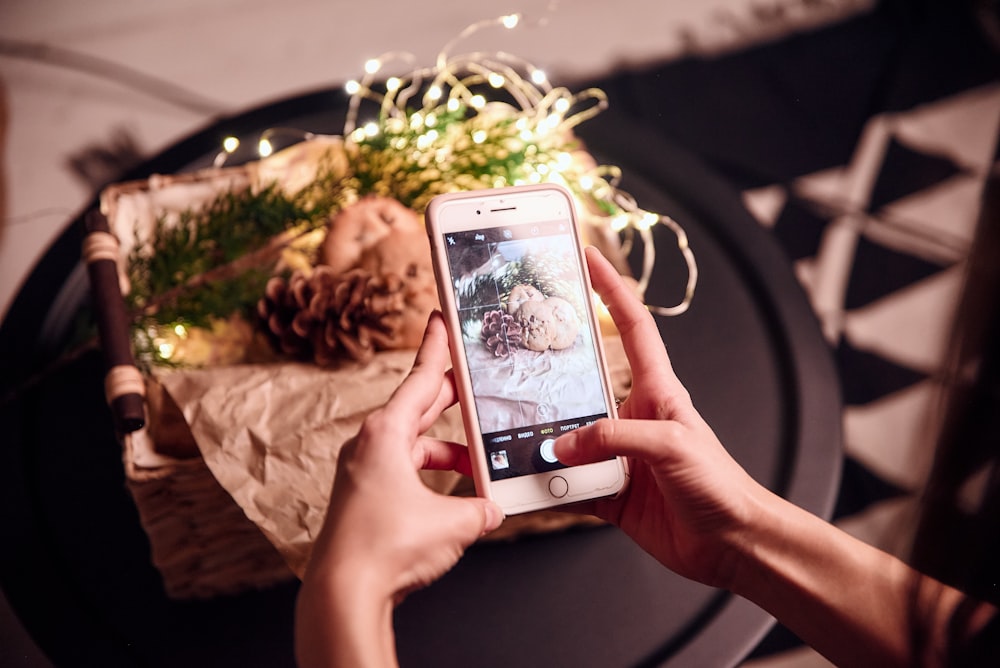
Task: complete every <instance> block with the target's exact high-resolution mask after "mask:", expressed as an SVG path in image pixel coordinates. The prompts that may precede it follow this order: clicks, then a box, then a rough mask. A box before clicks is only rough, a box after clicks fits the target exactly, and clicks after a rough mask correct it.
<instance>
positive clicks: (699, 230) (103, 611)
mask: <svg viewBox="0 0 1000 668" xmlns="http://www.w3.org/2000/svg"><path fill="white" fill-rule="evenodd" d="M344 105H345V98H344V95H343V94H342V93H341V92H339V91H336V90H330V91H319V92H317V93H315V94H310V95H304V96H299V97H295V98H290V99H288V100H284V101H282V102H279V103H276V104H272V105H268V106H266V107H261V108H259V109H254V110H251V111H249V112H246V113H243V114H240V115H238V116H234V117H231V118H228V119H225V120H222V121H220V122H218V123H215V124H213V125H212V126H210V127H208V128H206V129H205V130H204V131H202V132H199V133H196V134H195V135H193V136H192V137H190V138H189V139H187V140H185V141H182V142H179V143H178V144H176V145H175V146H173V147H171V148H170V149H168V150H166V151H164V152H163V153H161V154H160V155H159V156H157V157H156V158H154V159H153V160H151V161H150V162H148V163H146V164H144V165H142V166H141V167H140V168H139V169H137V170H136V171H135V172H133V173H132V174H130V175H129V176H130V177H142V176H145V175H148V174H150V173H155V172H159V173H170V172H176V171H180V170H183V169H189V168H192V167H197V166H203V165H205V164H207V162H208V161H209V160H210V156H211V155H214V153H215V150H216V147H217V146H219V143H220V141H221V139H222V137H224V136H226V135H229V134H233V135H236V136H239V137H248V136H251V135H252V134H253V133H255V132H257V131H259V130H261V129H263V128H267V127H273V126H279V125H280V126H293V127H300V128H303V129H308V130H312V131H315V132H336V131H338V130H339V128H340V127H341V119H342V114H343V109H344ZM580 133H581V135H582V136H583V138H584V140H585V141H586V143H587V145H588V147H589V148H590V150H591V151H592V152H593V153H594V154H595V155H597V156H598V158H599V159H601V160H602V161H604V162H610V163H614V164H617V165H619V166H621V167H622V168H623V170H624V173H625V179H624V182H623V184H622V185H623V187H624V189H625V190H627V191H629V192H630V193H632V194H633V195H634V196H635V197H636V199H637V200H638V202H639V203H640V204H641V205H642V206H643V207H645V208H647V209H650V210H654V211H658V212H661V213H668V214H670V215H671V216H673V217H674V218H675V219H676V220H678V221H679V222H680V223H681V224H682V225H684V227H685V228H686V230H687V232H688V235H689V237H690V240H691V246H692V248H693V250H694V252H695V254H696V256H697V258H698V262H699V268H700V280H699V286H698V292H697V294H696V297H695V302H694V304H693V306H692V308H691V309H690V311H689V312H688V313H687V314H685V315H683V316H681V317H678V318H673V319H660V320H659V325H660V332H661V335H662V336H663V339H664V341H665V343H666V344H667V346H668V348H669V350H670V353H671V357H672V359H673V363H674V366H675V368H676V371H677V373H678V375H679V376H680V378H681V379H682V380H683V381H684V382H685V384H686V385H687V386H688V388H689V390H690V391H691V394H692V397H693V399H694V401H695V404H696V406H697V407H698V409H699V410H700V411H701V412H702V414H703V415H704V416H705V417H706V418H707V419H708V421H709V423H710V424H712V426H713V428H714V429H715V430H716V432H717V433H718V435H719V436H720V438H721V439H722V441H723V442H724V443H725V444H726V445H727V447H728V448H729V450H730V451H731V452H732V454H733V455H734V457H736V458H737V460H739V461H740V462H741V463H742V464H743V465H744V466H745V467H746V468H747V469H748V471H749V472H750V473H751V475H753V476H754V477H755V478H757V479H758V480H760V481H761V482H762V483H764V484H765V485H767V486H768V487H770V488H771V489H774V490H775V491H777V492H778V493H780V494H782V495H783V496H785V497H786V498H789V499H790V500H792V501H793V502H795V503H798V504H799V505H802V506H803V507H805V508H807V509H809V510H811V511H813V512H816V513H817V514H819V515H821V516H829V513H830V512H831V509H832V506H833V501H834V497H835V493H836V489H837V483H838V481H839V474H840V462H841V450H840V447H841V443H840V405H839V390H838V387H837V381H836V375H835V372H834V369H833V365H832V362H831V358H830V353H829V351H828V349H827V347H826V344H825V343H824V341H823V339H822V337H821V336H820V334H819V331H818V328H817V326H816V323H815V321H814V318H813V315H812V312H811V310H810V309H809V306H808V304H807V302H806V299H805V297H804V295H803V294H802V292H801V290H800V289H799V287H798V284H797V283H796V281H795V279H794V277H793V275H792V273H791V270H790V268H789V266H788V263H787V261H786V260H785V259H784V257H783V255H782V254H781V251H780V250H779V249H778V248H777V246H776V245H775V244H774V242H773V241H772V239H771V238H770V236H769V235H768V234H767V233H766V232H765V231H764V230H762V229H760V228H759V226H758V225H757V224H756V223H755V222H754V221H753V220H752V219H751V218H750V216H749V215H748V214H747V213H746V212H745V211H744V209H743V208H742V204H741V202H740V200H739V197H738V195H737V194H736V193H735V192H733V191H732V190H730V188H729V187H728V186H727V185H726V184H725V183H724V182H723V181H721V180H720V179H719V178H718V177H717V176H716V175H714V174H713V173H711V172H710V171H709V170H707V169H706V168H705V167H704V165H703V164H701V163H700V162H699V161H698V160H697V159H695V158H694V157H692V156H690V155H688V154H685V153H684V152H683V151H681V150H679V149H677V148H676V147H674V146H672V145H669V144H666V143H663V141H662V140H659V139H657V138H656V137H654V136H653V135H652V134H649V133H644V132H643V131H642V128H641V127H638V126H637V125H636V124H635V122H634V121H631V120H630V121H627V122H626V121H624V120H623V119H619V118H616V117H615V116H614V115H613V114H610V113H605V114H602V115H600V116H598V117H597V118H596V119H594V120H592V121H589V122H588V123H586V124H584V125H583V126H581V128H580ZM80 228H81V222H80V221H79V220H74V221H71V222H70V224H69V225H68V227H67V228H66V230H65V232H64V233H63V234H62V235H61V236H60V237H59V238H58V239H57V241H56V242H55V243H54V244H53V245H52V246H51V247H50V249H49V250H48V252H47V253H46V255H45V256H44V258H43V259H42V261H41V263H40V264H39V265H38V267H37V269H36V270H35V271H34V272H33V274H32V275H31V277H30V278H29V280H28V281H27V282H26V283H25V285H24V287H23V288H22V290H21V291H20V292H19V293H18V295H17V298H16V299H15V301H14V303H13V305H12V306H11V311H10V314H9V316H10V317H8V318H7V319H6V320H5V321H4V323H3V325H2V326H0V349H2V350H7V351H15V350H16V351H18V354H17V355H16V356H10V355H8V356H6V357H5V359H4V360H3V361H2V365H3V366H2V369H0V371H2V373H0V396H3V397H5V399H6V400H5V401H4V402H3V404H2V405H0V424H2V427H3V430H4V433H5V434H7V437H6V438H5V439H4V440H5V442H4V444H3V446H2V455H0V456H2V458H3V459H2V460H0V465H2V474H0V475H2V476H3V482H2V487H3V492H2V494H3V498H4V501H3V508H4V517H5V526H7V527H8V530H7V539H6V540H5V543H6V544H7V546H8V547H7V548H6V549H5V550H4V551H3V554H2V556H0V577H2V584H3V588H4V591H5V592H6V594H7V596H8V598H9V599H10V601H11V604H12V606H13V608H14V609H15V610H16V611H17V613H18V615H19V616H20V617H21V618H22V620H23V621H24V623H25V625H26V626H27V627H28V629H29V630H30V631H31V632H32V634H33V636H34V637H35V639H36V640H37V641H38V643H39V644H40V645H41V646H42V648H43V649H45V651H46V652H47V653H49V654H50V656H51V657H52V658H53V660H54V661H55V662H56V663H57V664H58V665H78V664H87V663H95V662H100V663H103V664H104V665H117V664H121V665H136V664H142V665H164V666H168V665H179V664H181V663H182V662H183V663H185V664H187V665H192V666H197V665H238V664H249V665H271V666H280V665H292V655H291V634H292V606H293V603H294V597H295V592H296V585H295V584H294V583H289V584H287V585H282V586H278V587H274V588H271V589H268V590H265V591H259V592H258V591H255V592H248V593H245V594H241V595H238V596H232V597H222V598H218V599H214V600H210V601H197V602H193V601H170V600H168V599H166V597H165V596H164V595H163V592H162V588H161V586H160V584H159V580H158V574H157V573H156V571H155V569H154V568H153V567H152V565H151V564H150V563H149V557H148V544H147V541H146V538H145V535H144V534H143V532H142V529H141V527H140V525H139V522H138V517H137V515H136V512H135V508H134V505H133V504H132V502H131V499H130V498H129V497H128V495H127V493H126V491H125V489H124V476H123V472H122V467H121V451H120V447H119V445H118V443H117V442H116V440H115V438H114V437H113V435H112V430H111V427H110V418H109V416H108V413H107V409H106V407H105V406H104V404H103V399H102V389H101V386H102V371H101V366H100V360H99V358H98V356H97V355H84V356H82V357H79V358H77V359H74V360H72V361H70V362H68V363H65V364H63V365H61V366H60V367H59V368H58V369H57V370H56V371H51V372H49V373H46V374H43V375H38V374H39V372H40V371H41V370H42V369H43V368H45V367H46V366H47V365H48V363H49V362H50V361H51V359H52V357H53V356H54V355H56V354H57V353H58V351H59V350H60V347H61V345H62V344H63V342H64V340H65V338H66V336H67V335H68V333H69V332H70V331H71V330H72V329H73V327H74V323H75V321H76V318H77V314H78V312H79V311H80V309H81V308H84V307H85V305H86V302H87V297H88V294H87V293H88V286H87V281H86V275H85V272H84V271H83V269H82V268H81V265H80V264H79V262H78V261H79V242H80V238H81V229H80ZM656 234H657V248H658V252H659V258H660V260H659V262H658V264H657V273H656V275H655V277H654V281H653V284H652V286H651V289H650V292H649V295H648V296H649V299H650V301H651V302H658V303H672V302H673V301H676V299H677V297H678V295H679V294H680V292H681V291H682V289H683V281H684V272H683V267H682V263H681V262H680V261H679V260H678V258H677V256H676V255H674V254H672V253H671V249H672V248H674V247H675V246H674V241H673V239H672V237H671V235H670V233H669V232H668V231H667V230H665V229H660V228H658V229H657V232H656ZM29 378H30V380H27V379H29ZM770 624H771V621H770V618H769V617H768V616H767V615H766V614H765V613H763V612H762V611H760V610H759V609H757V608H755V607H754V606H752V605H751V604H749V603H747V602H745V601H742V600H740V599H738V598H736V597H732V596H730V595H728V594H726V593H724V592H718V591H715V590H712V589H709V588H705V587H702V586H700V585H696V584H693V583H691V582H688V581H686V580H684V579H682V578H680V577H677V576H675V575H673V574H672V573H670V572H668V571H666V570H665V569H663V568H662V567H661V566H659V565H658V564H657V563H656V562H654V561H653V560H652V559H650V558H649V557H648V556H647V555H645V554H644V553H643V552H641V551H640V550H639V549H638V548H636V547H635V546H634V545H633V544H632V543H631V542H630V541H629V540H628V539H627V538H625V537H624V536H623V535H622V534H621V533H619V532H618V531H617V530H616V529H613V528H602V529H591V530H580V531H572V532H567V533H562V534H552V535H547V536H543V537H537V538H530V539H524V540H521V541H517V542H514V543H509V544H488V545H478V546H475V547H473V548H472V549H470V550H469V552H468V554H467V555H466V557H465V558H464V559H463V560H462V561H461V562H460V563H459V565H458V566H457V567H456V568H455V569H454V570H453V571H452V572H451V573H449V574H448V575H446V576H445V577H444V578H443V579H442V580H441V581H439V582H438V583H435V584H434V585H432V586H431V587H429V588H428V589H426V590H424V591H421V592H418V593H416V594H414V595H412V596H411V597H410V598H409V599H408V600H407V601H406V602H404V603H403V604H402V605H401V606H400V607H399V608H398V610H397V613H396V628H397V642H398V646H399V652H400V657H401V660H402V661H403V663H404V664H412V665H424V664H434V665H470V664H471V665H498V666H499V665H512V664H517V665H553V664H555V665H579V666H587V665H595V666H606V665H659V664H663V663H666V664H668V665H726V664H733V663H736V662H738V661H739V660H740V659H741V658H742V657H743V656H744V655H745V654H746V652H748V651H749V650H750V649H752V647H753V646H754V645H755V643H756V642H757V641H758V640H759V639H760V637H761V636H762V635H763V634H764V633H765V632H766V631H767V629H768V628H769V626H770Z"/></svg>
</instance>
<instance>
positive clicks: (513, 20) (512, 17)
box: [500, 14, 521, 30]
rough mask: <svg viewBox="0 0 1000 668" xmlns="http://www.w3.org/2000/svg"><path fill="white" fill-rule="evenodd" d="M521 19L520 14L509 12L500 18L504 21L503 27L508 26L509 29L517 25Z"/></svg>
mask: <svg viewBox="0 0 1000 668" xmlns="http://www.w3.org/2000/svg"><path fill="white" fill-rule="evenodd" d="M520 20H521V15H520V14H508V15H507V16H503V17H501V18H500V21H501V22H502V23H503V27H504V28H507V29H508V30H510V29H511V28H515V27H517V23H518V21H520Z"/></svg>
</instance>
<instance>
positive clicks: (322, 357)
mask: <svg viewBox="0 0 1000 668" xmlns="http://www.w3.org/2000/svg"><path fill="white" fill-rule="evenodd" d="M403 306H404V295H403V281H402V280H401V279H400V278H399V277H398V276H395V275H388V276H385V277H377V276H372V275H371V274H370V273H368V272H366V271H364V270H361V269H354V270H351V271H348V272H346V273H344V274H340V275H336V274H335V273H334V271H333V270H332V269H330V268H329V267H326V266H323V265H320V266H318V267H316V268H314V269H313V270H312V271H311V272H304V271H301V270H299V271H296V272H295V273H293V274H292V275H291V277H289V278H288V280H287V281H285V280H284V279H282V278H280V277H274V278H272V279H271V280H270V281H268V283H267V287H266V288H265V291H264V297H263V298H261V300H260V301H259V302H258V304H257V313H258V315H259V316H260V318H261V320H262V321H263V322H265V323H266V329H267V332H268V334H269V336H270V337H271V341H272V343H273V344H274V345H275V347H276V348H277V349H278V350H279V351H280V352H282V353H284V354H286V355H289V356H291V357H294V358H297V359H310V358H312V360H313V361H314V362H315V363H316V364H318V365H320V366H329V365H331V364H334V363H336V362H337V361H339V360H341V359H343V358H345V357H348V358H351V359H356V360H360V361H368V360H369V359H371V357H372V355H373V354H374V353H375V351H376V350H381V349H386V348H391V347H393V345H394V343H395V339H396V337H397V336H398V334H399V330H400V327H401V325H402V319H403Z"/></svg>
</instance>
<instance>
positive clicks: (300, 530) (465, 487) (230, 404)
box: [159, 337, 631, 577]
mask: <svg viewBox="0 0 1000 668" xmlns="http://www.w3.org/2000/svg"><path fill="white" fill-rule="evenodd" d="M605 347H606V349H607V353H608V360H609V366H610V368H611V371H612V380H613V385H614V386H615V390H616V395H617V396H622V395H623V394H625V393H627V391H628V387H629V384H630V380H631V376H630V373H629V370H628V366H627V363H626V361H625V358H624V354H623V352H622V350H621V342H620V340H619V339H617V338H616V337H610V338H606V339H605ZM414 355H415V353H414V351H389V352H383V353H379V354H377V355H376V356H375V359H374V360H372V361H371V362H368V363H367V364H361V363H350V364H347V365H345V366H343V367H340V368H337V369H332V370H331V369H321V368H319V367H316V366H313V365H308V364H261V365H250V364H248V365H236V366H230V367H215V368H210V369H197V370H180V371H171V372H161V373H160V374H159V376H160V377H159V381H160V382H161V383H162V385H163V387H164V388H165V389H166V391H167V392H169V394H170V396H171V397H172V398H173V400H174V401H175V402H176V404H177V406H178V407H179V408H180V409H181V412H182V413H183V415H184V419H185V420H186V422H187V424H188V426H189V427H190V430H191V433H192V434H193V436H194V440H195V441H196V443H197V445H198V448H199V450H200V451H201V454H202V457H203V458H204V460H205V463H206V465H207V466H208V468H209V470H211V472H212V474H213V475H214V476H215V478H216V479H217V480H218V482H219V484H220V485H221V486H222V487H223V488H224V489H225V490H226V491H227V492H228V493H229V494H230V495H231V496H232V497H233V499H234V500H235V501H236V503H237V504H238V505H239V506H240V507H241V508H242V509H243V511H244V512H245V513H246V515H247V517H248V518H249V519H250V520H251V521H253V522H254V523H255V524H256V525H257V526H258V527H259V528H260V529H261V531H262V532H263V533H264V535H265V536H267V538H268V539H269V540H270V541H271V542H272V543H273V544H274V546H275V547H276V548H277V549H278V551H279V552H280V553H281V554H282V556H283V557H284V558H285V559H286V561H287V562H288V565H289V567H290V568H291V569H292V571H293V572H294V573H295V574H296V575H299V576H300V577H301V575H302V573H303V572H304V570H305V566H306V563H307V562H308V560H309V554H310V552H311V549H312V544H313V541H314V540H315V538H316V536H317V534H318V533H319V530H320V528H321V526H322V523H323V519H324V516H325V513H326V508H327V505H328V503H329V498H330V492H331V489H332V485H333V478H334V473H335V470H336V463H337V455H338V453H339V451H340V448H341V446H342V445H343V444H344V442H346V441H347V440H348V439H349V438H351V437H352V436H354V435H355V434H356V433H357V431H358V429H359V428H360V426H361V423H362V421H363V420H364V418H365V416H366V415H368V414H369V413H370V412H372V411H373V410H375V409H376V408H378V407H379V406H381V405H382V404H384V403H385V401H386V400H387V399H388V398H389V396H390V395H391V394H392V392H393V391H394V390H395V388H396V387H397V386H398V385H399V383H400V382H402V380H403V378H404V377H405V376H406V374H407V373H408V372H409V370H410V368H411V366H412V364H413V359H414ZM428 433H429V434H430V435H432V436H435V437H437V438H441V439H447V440H452V441H457V442H461V443H464V442H465V432H464V428H463V426H462V418H461V413H460V411H459V409H458V406H453V407H452V408H450V409H449V410H447V411H445V413H444V414H443V415H442V416H441V418H440V419H439V420H438V421H437V422H436V423H435V424H434V425H433V426H432V428H431V430H430V431H429V432H428ZM421 476H422V477H423V479H424V482H425V483H426V484H427V485H428V486H430V487H431V488H432V489H435V490H437V491H439V492H441V493H444V494H449V493H470V489H471V484H470V483H468V481H466V480H465V479H464V478H463V477H462V476H461V475H459V474H457V473H455V472H452V471H421ZM593 523H595V520H593V519H592V518H586V517H583V516H579V515H567V514H563V513H555V512H547V513H546V512H542V513H531V514H528V515H523V516H516V517H512V518H508V520H507V521H506V522H505V523H504V526H503V527H501V529H500V530H498V531H497V532H494V536H493V537H494V539H507V538H512V537H516V536H517V535H520V534H522V533H538V532H540V531H553V530H558V529H562V528H566V527H568V526H574V525H579V524H593Z"/></svg>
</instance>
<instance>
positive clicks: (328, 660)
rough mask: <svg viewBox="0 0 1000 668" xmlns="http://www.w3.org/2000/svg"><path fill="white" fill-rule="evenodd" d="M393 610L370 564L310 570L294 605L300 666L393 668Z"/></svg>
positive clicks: (327, 564) (342, 563) (335, 564)
mask: <svg viewBox="0 0 1000 668" xmlns="http://www.w3.org/2000/svg"><path fill="white" fill-rule="evenodd" d="M393 607H394V603H393V597H392V595H391V593H390V592H389V591H388V588H387V586H386V582H385V579H384V578H382V577H380V576H379V574H378V573H377V572H376V570H375V569H373V568H371V567H370V564H365V563H360V564H359V563H351V562H348V561H339V562H338V561H337V560H331V561H326V562H325V563H324V565H323V566H322V567H321V568H320V569H318V570H317V571H308V572H307V573H306V577H305V578H304V580H303V582H302V588H301V589H300V591H299V597H298V601H297V606H296V654H297V655H298V662H299V665H301V666H303V667H308V666H329V665H350V666H362V667H364V666H387V665H395V663H396V655H395V636H394V634H393V630H392V613H393Z"/></svg>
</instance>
